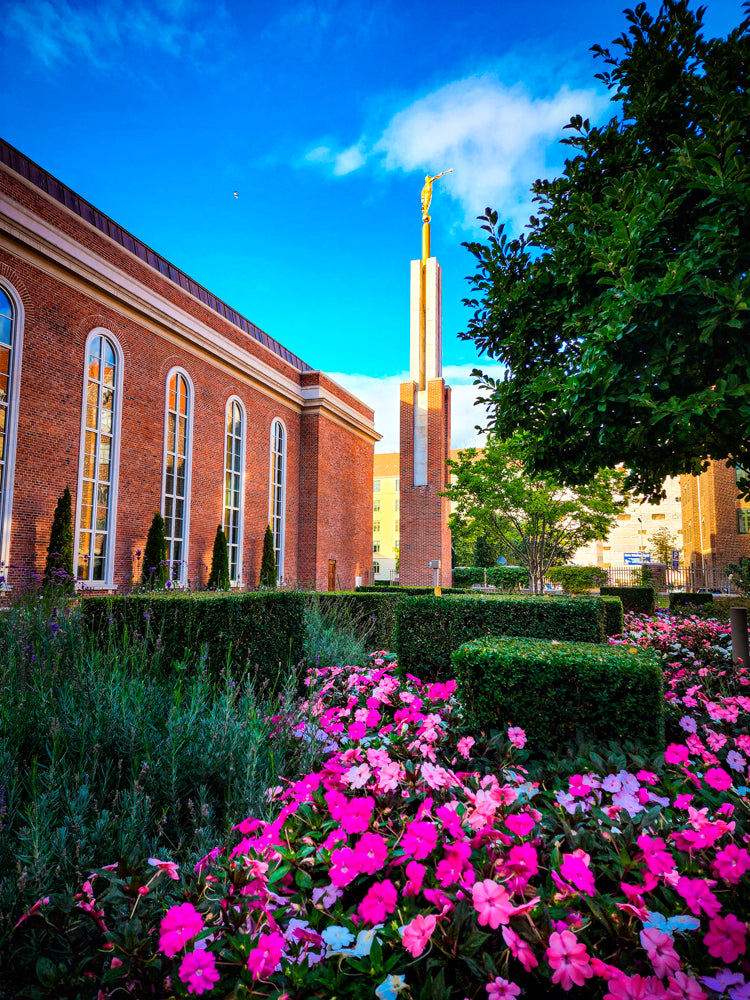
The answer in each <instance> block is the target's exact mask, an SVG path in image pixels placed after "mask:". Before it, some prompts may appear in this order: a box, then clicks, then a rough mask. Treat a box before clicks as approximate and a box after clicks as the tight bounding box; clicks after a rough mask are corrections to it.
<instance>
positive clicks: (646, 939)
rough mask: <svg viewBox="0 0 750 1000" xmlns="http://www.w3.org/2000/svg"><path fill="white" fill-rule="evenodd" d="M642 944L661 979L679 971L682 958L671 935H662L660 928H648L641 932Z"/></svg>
mask: <svg viewBox="0 0 750 1000" xmlns="http://www.w3.org/2000/svg"><path fill="white" fill-rule="evenodd" d="M641 944H642V945H643V947H644V949H645V951H646V954H647V955H648V957H649V961H650V962H651V964H652V965H653V967H654V972H655V973H656V975H657V976H658V977H659V979H663V978H664V977H665V976H666V975H668V974H669V973H670V972H674V971H675V970H676V969H679V967H680V956H679V955H678V954H677V952H676V951H675V950H674V941H673V940H672V938H671V937H670V936H669V934H662V932H661V931H660V930H659V929H658V927H647V928H646V929H645V930H642V931H641Z"/></svg>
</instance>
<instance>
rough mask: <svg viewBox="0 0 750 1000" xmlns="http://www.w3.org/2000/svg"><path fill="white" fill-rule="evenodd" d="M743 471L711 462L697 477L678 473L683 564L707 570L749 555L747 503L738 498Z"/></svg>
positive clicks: (749, 523)
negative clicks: (739, 482)
mask: <svg viewBox="0 0 750 1000" xmlns="http://www.w3.org/2000/svg"><path fill="white" fill-rule="evenodd" d="M738 475H739V476H743V475H744V472H743V471H742V470H739V469H729V468H727V466H726V465H725V464H724V462H711V464H710V465H709V467H708V469H706V471H705V472H704V473H702V475H700V476H681V477H680V484H681V489H682V521H683V537H684V540H685V553H684V556H685V565H686V566H690V567H692V568H693V569H695V570H698V571H701V570H705V571H706V572H713V571H722V570H723V569H724V567H725V566H727V565H728V564H729V563H737V562H739V560H740V558H741V557H743V556H745V557H749V558H750V504H748V503H747V501H746V500H741V499H740V498H739V496H738V491H737V477H738Z"/></svg>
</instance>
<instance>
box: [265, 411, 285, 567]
mask: <svg viewBox="0 0 750 1000" xmlns="http://www.w3.org/2000/svg"><path fill="white" fill-rule="evenodd" d="M277 424H278V425H279V426H280V427H281V430H282V432H283V442H282V448H281V516H280V518H279V521H280V532H279V534H280V536H281V537H280V538H279V547H278V550H277V549H276V533H275V531H274V521H273V508H274V490H275V488H276V483H275V480H274V471H275V464H276V463H275V462H274V457H275V454H276V451H275V440H274V439H275V436H276V435H275V428H276V425H277ZM288 440H289V435H288V433H287V429H286V424H285V423H284V421H283V420H282V419H281V417H274V419H273V420H272V421H271V435H270V448H269V451H270V461H269V475H268V523H269V524H270V525H271V532H272V533H273V535H274V555H276V579H277V581H278V582H279V583H281V582H282V581H283V579H284V557H285V555H286V455H287V441H288ZM277 553H278V554H277Z"/></svg>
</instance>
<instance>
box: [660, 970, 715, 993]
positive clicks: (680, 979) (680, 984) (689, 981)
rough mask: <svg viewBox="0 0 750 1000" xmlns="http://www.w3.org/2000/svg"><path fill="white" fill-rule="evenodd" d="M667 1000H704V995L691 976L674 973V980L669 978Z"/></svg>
mask: <svg viewBox="0 0 750 1000" xmlns="http://www.w3.org/2000/svg"><path fill="white" fill-rule="evenodd" d="M667 998H668V1000H706V994H705V993H704V992H703V990H702V989H701V988H700V986H699V985H698V983H697V982H696V981H695V980H694V979H693V977H692V976H686V975H685V973H684V972H676V973H675V974H674V978H673V977H672V976H670V977H669V980H668V989H667Z"/></svg>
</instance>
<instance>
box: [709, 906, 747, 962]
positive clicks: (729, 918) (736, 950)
mask: <svg viewBox="0 0 750 1000" xmlns="http://www.w3.org/2000/svg"><path fill="white" fill-rule="evenodd" d="M746 935H747V928H746V927H745V924H743V923H742V922H741V921H740V920H738V919H737V917H735V916H734V914H733V913H728V914H727V915H726V916H725V917H714V919H713V920H712V921H711V923H710V924H709V931H708V934H706V936H705V937H704V938H703V943H704V944H705V945H706V947H707V948H708V953H709V955H711V956H713V958H720V959H721V960H722V962H726V964H727V965H729V964H730V963H731V962H734V961H735V959H737V958H739V957H740V955H744V954H745V948H746V947H747V944H746V941H745V937H746Z"/></svg>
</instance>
